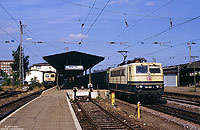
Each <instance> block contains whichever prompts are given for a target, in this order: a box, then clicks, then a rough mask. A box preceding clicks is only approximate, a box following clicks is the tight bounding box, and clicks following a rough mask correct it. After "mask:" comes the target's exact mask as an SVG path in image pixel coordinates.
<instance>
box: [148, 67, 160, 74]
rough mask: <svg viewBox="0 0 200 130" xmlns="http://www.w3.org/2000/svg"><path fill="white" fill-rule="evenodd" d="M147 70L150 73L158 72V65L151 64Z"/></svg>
mask: <svg viewBox="0 0 200 130" xmlns="http://www.w3.org/2000/svg"><path fill="white" fill-rule="evenodd" d="M149 72H150V73H160V66H157V65H153V66H151V65H150V66H149Z"/></svg>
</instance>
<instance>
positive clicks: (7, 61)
mask: <svg viewBox="0 0 200 130" xmlns="http://www.w3.org/2000/svg"><path fill="white" fill-rule="evenodd" d="M0 62H14V60H0Z"/></svg>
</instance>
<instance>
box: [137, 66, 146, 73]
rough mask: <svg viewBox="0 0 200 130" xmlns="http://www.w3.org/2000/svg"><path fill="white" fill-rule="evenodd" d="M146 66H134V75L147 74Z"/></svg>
mask: <svg viewBox="0 0 200 130" xmlns="http://www.w3.org/2000/svg"><path fill="white" fill-rule="evenodd" d="M147 70H148V69H147V65H141V66H136V73H147Z"/></svg>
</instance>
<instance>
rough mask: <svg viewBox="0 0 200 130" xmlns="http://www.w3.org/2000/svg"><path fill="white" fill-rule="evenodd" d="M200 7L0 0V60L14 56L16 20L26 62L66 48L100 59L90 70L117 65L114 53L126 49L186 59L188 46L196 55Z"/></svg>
mask: <svg viewBox="0 0 200 130" xmlns="http://www.w3.org/2000/svg"><path fill="white" fill-rule="evenodd" d="M199 5H200V1H199V0H51V1H50V0H0V59H1V60H11V59H13V57H12V51H15V50H16V49H17V47H18V46H19V41H20V26H19V21H20V20H21V21H22V25H23V36H22V37H23V47H24V54H25V55H26V56H27V55H28V56H30V58H29V62H30V63H29V65H32V64H36V63H43V62H45V61H44V60H43V58H42V57H43V56H47V55H53V54H58V53H64V52H67V51H80V52H84V53H89V54H93V55H98V56H103V57H105V60H104V61H103V62H101V63H99V64H98V65H97V66H96V67H95V69H106V68H108V67H113V66H117V65H118V64H119V63H121V62H122V61H123V56H122V54H120V53H119V52H118V51H128V52H127V60H131V59H134V58H137V57H143V58H146V59H147V61H148V62H160V63H162V64H163V66H171V65H177V64H184V63H188V62H189V54H190V51H189V46H191V55H192V56H199V55H200V8H199ZM13 40H14V42H13ZM11 41H12V42H11ZM80 43H81V44H80ZM111 43H112V44H111ZM155 43H157V44H155ZM187 43H190V45H187ZM191 43H195V44H191ZM195 60H199V58H196V59H195Z"/></svg>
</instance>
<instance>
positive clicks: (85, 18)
mask: <svg viewBox="0 0 200 130" xmlns="http://www.w3.org/2000/svg"><path fill="white" fill-rule="evenodd" d="M95 4H96V0H94V3H93V4H92V7H90V10H89V12H88V14H87V16H86V17H85V19H84V21H83V23H82V25H81V26H84V25H85V22H86V21H87V19H88V17H89V15H90V13H91V11H92V9H93V8H94V5H95Z"/></svg>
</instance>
